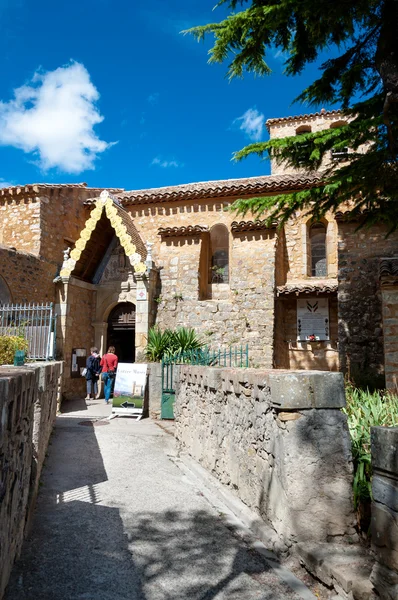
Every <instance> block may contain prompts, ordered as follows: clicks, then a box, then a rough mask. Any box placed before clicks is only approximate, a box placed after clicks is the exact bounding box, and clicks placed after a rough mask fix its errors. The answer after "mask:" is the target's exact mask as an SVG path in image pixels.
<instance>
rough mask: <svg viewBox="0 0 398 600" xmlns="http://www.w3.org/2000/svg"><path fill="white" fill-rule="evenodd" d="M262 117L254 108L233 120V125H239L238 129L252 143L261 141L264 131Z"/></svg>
mask: <svg viewBox="0 0 398 600" xmlns="http://www.w3.org/2000/svg"><path fill="white" fill-rule="evenodd" d="M264 118H265V117H264V115H263V113H260V112H259V111H258V110H257V109H256V108H249V109H248V110H247V111H246V112H245V113H243V115H242V116H241V117H238V118H237V119H235V120H234V122H233V125H236V124H239V129H240V130H241V131H244V132H245V134H246V135H247V136H248V137H249V138H250V139H251V140H253V141H254V142H258V141H259V140H261V137H262V134H263V130H264Z"/></svg>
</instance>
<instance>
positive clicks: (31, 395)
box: [0, 362, 62, 598]
mask: <svg viewBox="0 0 398 600" xmlns="http://www.w3.org/2000/svg"><path fill="white" fill-rule="evenodd" d="M61 367H62V363H59V362H58V363H57V362H54V363H42V364H35V365H32V366H29V367H23V368H8V369H7V368H5V367H0V414H1V431H0V474H1V479H0V565H1V567H0V568H1V571H0V598H1V597H2V595H3V592H4V590H5V587H6V585H7V582H8V578H9V575H10V572H11V569H12V565H13V563H14V561H15V559H16V558H17V557H18V556H19V553H20V551H21V547H22V542H23V538H24V533H25V531H26V524H27V522H28V521H29V520H30V518H31V516H32V512H33V508H34V503H35V499H36V495H37V490H38V485H39V479H40V474H41V469H42V466H43V462H44V458H45V454H46V449H47V446H48V441H49V438H50V434H51V431H52V428H53V424H54V420H55V415H56V410H57V402H58V398H59V392H60V390H59V382H60V374H61Z"/></svg>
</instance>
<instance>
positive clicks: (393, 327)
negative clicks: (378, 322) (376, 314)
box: [381, 285, 398, 394]
mask: <svg viewBox="0 0 398 600" xmlns="http://www.w3.org/2000/svg"><path fill="white" fill-rule="evenodd" d="M381 293H382V300H383V335H384V369H385V374H386V388H387V389H388V390H390V391H391V392H393V393H395V394H398V286H397V285H394V286H390V287H389V286H382V289H381Z"/></svg>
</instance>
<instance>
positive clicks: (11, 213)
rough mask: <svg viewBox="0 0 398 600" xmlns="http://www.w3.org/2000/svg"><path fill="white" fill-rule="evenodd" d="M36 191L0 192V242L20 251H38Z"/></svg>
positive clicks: (38, 215)
mask: <svg viewBox="0 0 398 600" xmlns="http://www.w3.org/2000/svg"><path fill="white" fill-rule="evenodd" d="M37 192H38V190H37V191H36V192H32V193H28V194H27V193H25V192H24V191H22V190H21V191H20V193H16V194H13V195H10V196H3V195H2V194H0V232H1V233H0V244H4V245H5V246H9V247H11V248H15V249H16V250H19V251H22V252H30V253H32V254H36V255H38V254H39V252H40V201H39V198H38V196H37Z"/></svg>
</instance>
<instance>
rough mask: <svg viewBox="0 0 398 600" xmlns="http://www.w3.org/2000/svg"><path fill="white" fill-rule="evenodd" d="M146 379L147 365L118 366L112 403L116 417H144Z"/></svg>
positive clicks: (128, 364) (124, 364)
mask: <svg viewBox="0 0 398 600" xmlns="http://www.w3.org/2000/svg"><path fill="white" fill-rule="evenodd" d="M146 377H147V365H146V364H141V363H119V364H118V367H117V371H116V380H115V388H114V390H113V401H112V413H113V414H114V415H133V416H137V417H139V416H141V415H142V411H143V406H144V398H145V385H146Z"/></svg>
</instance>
